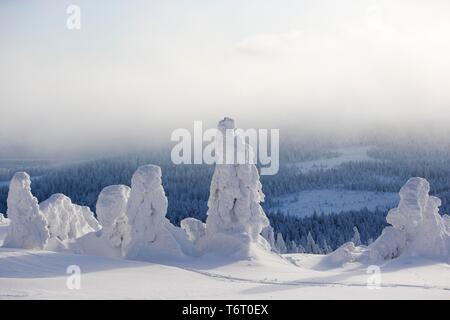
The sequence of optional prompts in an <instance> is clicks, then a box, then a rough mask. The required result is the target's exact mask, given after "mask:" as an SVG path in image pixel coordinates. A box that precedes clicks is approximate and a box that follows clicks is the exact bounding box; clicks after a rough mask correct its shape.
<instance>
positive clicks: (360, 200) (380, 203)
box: [271, 189, 399, 217]
mask: <svg viewBox="0 0 450 320" xmlns="http://www.w3.org/2000/svg"><path fill="white" fill-rule="evenodd" d="M275 202H276V203H277V202H278V203H279V204H277V205H275V206H274V207H273V208H271V209H272V210H274V211H275V210H279V211H280V212H282V213H284V214H290V215H296V216H302V217H305V216H310V215H312V214H313V213H314V212H316V213H318V214H320V213H324V214H330V213H339V212H343V211H351V210H361V209H364V208H367V209H368V210H370V211H375V209H377V208H378V209H380V210H387V209H390V208H393V207H395V206H396V205H397V204H398V202H399V197H398V193H394V192H372V191H354V190H339V189H323V190H306V191H301V192H298V193H295V194H289V195H285V196H281V197H277V198H275Z"/></svg>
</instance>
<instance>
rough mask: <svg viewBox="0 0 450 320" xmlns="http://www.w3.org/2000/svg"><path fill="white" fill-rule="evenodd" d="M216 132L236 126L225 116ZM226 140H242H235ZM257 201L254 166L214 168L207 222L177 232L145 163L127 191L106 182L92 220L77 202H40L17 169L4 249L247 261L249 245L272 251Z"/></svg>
mask: <svg viewBox="0 0 450 320" xmlns="http://www.w3.org/2000/svg"><path fill="white" fill-rule="evenodd" d="M219 129H220V131H221V130H226V129H228V130H232V131H233V130H234V121H233V120H231V119H228V118H225V119H224V120H222V121H221V122H220V123H219ZM227 139H233V142H234V143H244V142H243V141H242V140H240V139H239V138H238V136H237V135H232V136H231V137H229V136H227ZM244 144H245V143H244ZM244 147H245V148H250V147H249V146H248V145H245V146H244ZM263 199H264V195H263V194H262V191H261V183H260V182H259V174H258V171H257V169H256V167H255V166H254V165H253V164H249V163H246V164H217V165H216V168H215V172H214V175H213V179H212V183H211V192H210V198H209V201H208V207H209V210H208V218H207V220H206V224H204V223H203V222H201V221H199V220H196V219H194V218H188V219H184V220H182V221H181V228H180V227H176V226H174V225H173V224H171V223H170V221H169V220H168V219H167V218H166V213H167V207H168V200H167V197H166V195H165V191H164V189H163V186H162V180H161V168H160V167H158V166H156V165H144V166H141V167H139V168H138V169H137V170H136V172H135V173H134V174H133V177H132V180H131V188H130V187H128V186H125V185H112V186H108V187H106V188H104V189H103V190H102V192H101V193H100V195H99V197H98V200H97V204H96V211H97V218H98V221H97V220H96V219H95V218H94V214H93V213H92V212H91V211H90V209H89V208H88V207H83V206H78V205H75V204H73V203H72V201H71V200H70V198H68V197H66V196H64V195H62V194H55V195H53V196H51V197H50V198H49V199H48V200H46V201H44V202H42V203H40V204H39V203H38V200H37V198H36V197H34V196H33V194H32V193H31V179H30V176H29V175H28V174H27V173H25V172H18V173H16V174H15V175H14V177H13V178H12V180H11V183H10V189H9V194H8V210H7V215H8V218H9V220H10V227H9V232H8V234H7V237H6V240H5V246H7V247H18V248H25V249H46V250H58V251H59V250H69V251H73V252H77V253H84V254H99V255H105V256H114V257H118V256H121V257H125V258H128V259H136V260H154V259H164V258H183V257H185V256H196V255H199V254H204V253H212V254H222V255H227V256H231V255H232V256H234V257H250V256H252V252H253V249H254V248H259V249H261V250H266V251H269V250H270V246H269V244H268V243H267V241H266V240H265V239H264V238H263V237H262V236H261V235H260V233H261V231H262V229H263V228H265V227H266V226H268V224H269V222H268V219H267V217H266V215H265V214H264V211H263V210H262V207H261V206H260V202H261V201H262V200H263ZM99 222H100V223H99Z"/></svg>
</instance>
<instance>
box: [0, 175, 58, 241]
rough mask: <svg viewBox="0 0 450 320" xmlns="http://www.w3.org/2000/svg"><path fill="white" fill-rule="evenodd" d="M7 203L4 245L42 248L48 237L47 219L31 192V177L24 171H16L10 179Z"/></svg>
mask: <svg viewBox="0 0 450 320" xmlns="http://www.w3.org/2000/svg"><path fill="white" fill-rule="evenodd" d="M7 205H8V211H7V212H6V213H7V215H8V218H9V220H10V226H9V231H8V234H7V236H6V239H5V241H4V246H5V247H12V248H24V249H44V247H45V246H46V244H47V242H48V239H49V237H50V234H49V230H48V228H47V221H46V219H45V216H44V215H43V214H42V213H41V212H40V210H39V205H38V200H37V199H36V197H34V196H33V194H32V193H31V179H30V176H29V175H28V174H27V173H26V172H17V173H16V174H15V175H14V177H13V178H12V179H11V182H10V184H9V192H8V199H7Z"/></svg>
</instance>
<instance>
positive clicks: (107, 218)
mask: <svg viewBox="0 0 450 320" xmlns="http://www.w3.org/2000/svg"><path fill="white" fill-rule="evenodd" d="M130 190H131V189H130V187H128V186H125V185H112V186H108V187H106V188H104V189H103V190H102V191H101V192H100V194H99V196H98V200H97V204H96V213H97V219H98V220H99V222H100V224H101V225H102V237H106V238H107V239H108V241H109V242H110V243H111V245H112V247H114V248H122V243H123V242H124V240H125V237H126V236H127V234H128V224H127V220H128V219H127V216H126V210H127V204H128V199H129V197H130Z"/></svg>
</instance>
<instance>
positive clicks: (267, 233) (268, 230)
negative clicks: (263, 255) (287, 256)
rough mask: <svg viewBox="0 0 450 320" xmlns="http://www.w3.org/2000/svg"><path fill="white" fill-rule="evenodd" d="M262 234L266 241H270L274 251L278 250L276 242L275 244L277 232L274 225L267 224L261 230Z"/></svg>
mask: <svg viewBox="0 0 450 320" xmlns="http://www.w3.org/2000/svg"><path fill="white" fill-rule="evenodd" d="M261 236H263V237H264V239H266V241H267V242H268V243H269V245H270V247H271V248H272V250H273V251H277V250H276V244H275V232H274V230H273V228H272V226H267V227H265V228H264V229H263V230H262V231H261Z"/></svg>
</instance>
